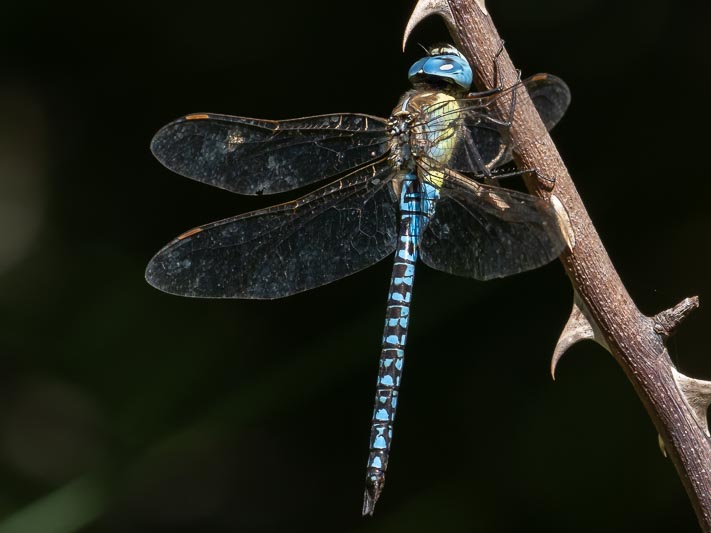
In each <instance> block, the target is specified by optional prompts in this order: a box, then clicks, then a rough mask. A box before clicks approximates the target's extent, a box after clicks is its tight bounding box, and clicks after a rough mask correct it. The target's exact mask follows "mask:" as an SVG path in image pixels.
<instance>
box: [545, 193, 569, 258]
mask: <svg viewBox="0 0 711 533" xmlns="http://www.w3.org/2000/svg"><path fill="white" fill-rule="evenodd" d="M550 202H551V205H552V206H553V210H554V211H555V214H556V215H557V218H558V227H559V228H560V231H561V233H563V238H565V244H567V245H568V249H569V250H572V249H573V248H575V232H574V231H573V224H572V223H571V222H570V216H568V210H567V209H566V208H565V206H564V205H563V202H561V201H560V200H559V199H558V197H557V196H556V195H555V194H551V199H550Z"/></svg>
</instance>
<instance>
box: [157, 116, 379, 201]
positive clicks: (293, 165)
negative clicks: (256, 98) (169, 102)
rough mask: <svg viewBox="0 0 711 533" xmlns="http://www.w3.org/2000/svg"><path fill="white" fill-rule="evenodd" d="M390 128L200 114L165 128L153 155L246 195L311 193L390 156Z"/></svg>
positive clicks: (340, 119)
mask: <svg viewBox="0 0 711 533" xmlns="http://www.w3.org/2000/svg"><path fill="white" fill-rule="evenodd" d="M387 141H388V135H387V132H386V131H385V121H384V120H383V119H381V118H378V117H373V116H370V115H359V114H334V115H320V116H315V117H305V118H297V119H292V120H282V121H274V120H259V119H253V118H245V117H233V116H229V115H215V114H194V115H188V116H186V117H183V118H180V119H178V120H176V121H174V122H171V123H170V124H168V125H166V126H164V127H163V128H161V129H160V131H158V133H156V135H155V137H153V141H152V142H151V150H152V152H153V155H155V157H156V158H157V159H158V160H159V161H160V162H161V163H162V164H163V165H165V166H166V167H167V168H169V169H170V170H172V171H173V172H176V173H178V174H180V175H182V176H185V177H188V178H191V179H194V180H197V181H201V182H203V183H207V184H209V185H213V186H215V187H220V188H222V189H227V190H228V191H232V192H236V193H240V194H272V193H278V192H283V191H288V190H292V189H296V188H298V187H303V186H304V185H308V184H310V183H315V182H317V181H320V180H322V179H324V178H328V177H331V176H335V175H336V174H339V173H341V172H345V171H348V170H351V169H354V168H357V167H359V166H360V165H363V164H365V163H367V162H369V161H372V160H375V159H377V158H379V157H380V156H382V155H383V154H384V153H385V151H386V150H387Z"/></svg>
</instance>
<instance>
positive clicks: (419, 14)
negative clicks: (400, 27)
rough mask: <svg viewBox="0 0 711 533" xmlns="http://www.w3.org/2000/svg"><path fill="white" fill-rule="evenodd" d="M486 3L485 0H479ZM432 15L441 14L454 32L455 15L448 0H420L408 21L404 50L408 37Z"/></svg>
mask: <svg viewBox="0 0 711 533" xmlns="http://www.w3.org/2000/svg"><path fill="white" fill-rule="evenodd" d="M477 1H478V2H481V4H483V3H484V0H477ZM430 15H439V16H441V17H442V18H443V19H444V22H445V24H446V25H447V29H448V30H449V32H450V33H454V32H453V31H452V30H453V28H454V17H453V16H452V10H451V8H450V7H449V3H448V2H447V0H418V2H417V5H415V9H413V10H412V15H410V20H408V21H407V26H405V35H404V36H403V38H402V51H403V52H404V51H405V47H406V46H407V39H408V38H409V37H410V34H411V33H412V30H414V29H415V26H417V25H418V24H419V23H420V22H422V21H423V20H424V19H426V18H427V17H429V16H430Z"/></svg>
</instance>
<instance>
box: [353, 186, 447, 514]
mask: <svg viewBox="0 0 711 533" xmlns="http://www.w3.org/2000/svg"><path fill="white" fill-rule="evenodd" d="M401 187H402V188H401V193H400V231H399V240H398V246H397V248H396V250H395V261H394V264H393V272H392V276H391V278H390V290H389V291H388V302H387V307H386V311H385V327H384V329H383V347H382V351H381V354H380V363H379V367H378V381H377V384H376V392H375V407H374V409H373V418H372V422H371V431H370V452H369V455H368V468H367V473H366V489H365V497H364V501H363V514H364V515H365V514H372V513H373V510H374V508H375V502H376V501H377V500H378V497H379V496H380V492H381V491H382V489H383V486H384V483H385V471H386V469H387V466H388V457H389V454H390V443H391V440H392V432H393V423H394V421H395V410H396V409H397V401H398V393H399V390H400V382H401V379H402V369H403V363H404V360H405V343H406V342H407V328H408V325H409V320H410V303H411V301H412V286H413V284H414V281H415V263H416V262H417V251H418V246H419V242H420V238H421V236H422V232H423V231H424V230H425V228H426V226H427V223H428V221H429V219H430V217H431V216H432V214H433V213H434V208H435V203H436V200H437V196H438V192H437V189H436V188H435V187H433V186H431V185H429V184H426V183H422V182H420V181H419V179H418V178H417V176H416V175H415V174H412V173H409V174H405V175H404V176H403V178H402V184H401Z"/></svg>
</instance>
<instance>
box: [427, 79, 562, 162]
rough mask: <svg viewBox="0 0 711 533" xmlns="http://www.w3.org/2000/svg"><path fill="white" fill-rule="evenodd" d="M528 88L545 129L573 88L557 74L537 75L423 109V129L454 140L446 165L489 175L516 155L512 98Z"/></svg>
mask: <svg viewBox="0 0 711 533" xmlns="http://www.w3.org/2000/svg"><path fill="white" fill-rule="evenodd" d="M524 88H525V89H526V90H528V93H529V95H530V97H531V99H532V100H533V104H534V105H535V106H536V109H537V110H538V113H539V114H540V116H541V119H542V120H543V123H544V124H545V126H546V128H547V129H548V130H550V129H552V128H553V127H554V126H555V125H556V124H557V123H558V122H559V121H560V119H561V118H562V117H563V115H564V114H565V111H566V110H567V108H568V105H569V104H570V90H569V89H568V86H567V85H566V84H565V82H564V81H563V80H561V79H560V78H557V77H556V76H553V75H551V74H536V75H534V76H531V77H530V78H527V79H525V80H524V81H523V82H521V83H519V84H516V85H514V86H512V87H509V88H508V89H506V90H504V91H502V92H500V93H496V94H494V95H491V96H485V97H479V98H462V99H457V100H454V101H444V102H439V103H437V104H434V105H431V106H428V107H426V108H424V109H423V110H422V111H421V113H420V119H419V122H420V123H422V124H423V126H422V129H421V131H424V132H427V134H428V135H429V136H430V138H431V139H447V138H448V137H453V138H454V143H453V144H454V145H453V149H452V153H451V154H450V156H449V160H448V162H447V166H448V167H450V168H452V169H454V170H457V171H459V172H467V173H475V174H479V175H481V174H485V173H488V172H489V171H491V170H492V169H493V168H495V167H497V166H501V165H504V164H506V163H508V162H510V161H511V159H512V154H511V152H512V143H511V140H510V136H509V128H510V127H509V126H508V123H510V121H511V120H513V110H514V109H515V105H516V100H515V99H514V96H515V97H516V98H518V97H519V94H520V93H521V91H523V90H524ZM504 99H507V100H504ZM502 102H506V103H502ZM438 132H439V133H440V135H439V136H438V135H437V133H438ZM432 142H436V141H432Z"/></svg>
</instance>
